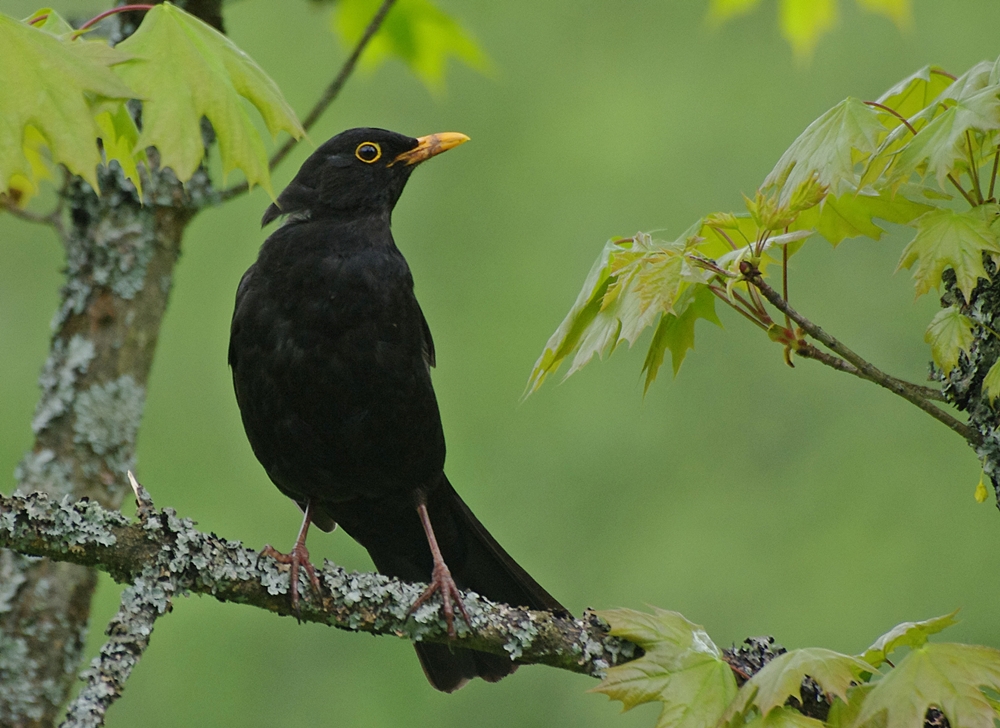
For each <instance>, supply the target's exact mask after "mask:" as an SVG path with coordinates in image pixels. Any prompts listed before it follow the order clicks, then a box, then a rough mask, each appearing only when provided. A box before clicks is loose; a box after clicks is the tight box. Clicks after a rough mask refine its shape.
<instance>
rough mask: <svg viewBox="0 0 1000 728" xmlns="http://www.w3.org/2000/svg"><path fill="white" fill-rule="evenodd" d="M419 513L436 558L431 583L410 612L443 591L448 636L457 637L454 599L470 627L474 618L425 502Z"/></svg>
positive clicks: (418, 510) (443, 609)
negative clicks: (435, 532) (449, 566)
mask: <svg viewBox="0 0 1000 728" xmlns="http://www.w3.org/2000/svg"><path fill="white" fill-rule="evenodd" d="M421 500H422V499H421ZM417 514H418V515H419V516H420V523H421V524H423V527H424V533H425V534H426V535H427V544H428V545H429V546H430V547H431V556H432V557H433V558H434V571H433V572H432V573H431V583H430V585H429V586H428V587H427V589H426V590H425V591H424V593H423V594H421V595H420V597H419V598H418V599H417V601H415V602H413V606H411V607H410V614H412V613H413V611H414V610H415V609H416V608H417V607H419V606H420V605H421V604H423V603H424V602H426V601H427V600H428V599H430V598H431V596H433V594H434V592H441V605H442V606H441V609H442V611H443V612H444V621H445V624H447V625H448V636H449V637H451V638H452V639H455V612H454V610H453V609H452V600H454V601H455V604H457V605H458V611H460V612H461V613H462V617H464V618H465V623H466V624H468V625H469V626H470V627H471V626H472V620H471V619H469V613H468V612H467V611H465V604H463V603H462V593H461V592H460V591H459V590H458V585H456V584H455V580H454V579H452V578H451V571H450V570H449V569H448V565H447V564H446V563H444V558H443V557H442V556H441V549H440V548H438V542H437V538H435V537H434V529H433V528H432V527H431V518H430V516H429V515H428V514H427V505H426V504H425V503H422V502H421V503H419V504H418V505H417Z"/></svg>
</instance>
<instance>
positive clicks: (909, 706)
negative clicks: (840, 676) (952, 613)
mask: <svg viewBox="0 0 1000 728" xmlns="http://www.w3.org/2000/svg"><path fill="white" fill-rule="evenodd" d="M984 687H985V688H988V689H990V690H993V691H998V690H1000V650H995V649H993V648H992V647H983V646H980V645H960V644H949V643H933V644H924V645H923V646H921V647H917V648H915V649H914V650H912V651H911V652H910V653H909V654H908V655H907V656H906V657H905V658H903V661H902V662H900V663H899V664H898V665H897V666H896V667H895V668H894V669H893V670H891V671H890V672H889V673H888V674H887V675H886V676H885V677H883V678H882V679H881V680H879V681H878V682H877V683H875V686H874V687H873V688H872V690H871V692H870V693H869V694H868V695H867V697H866V698H865V701H864V703H863V704H862V705H861V710H860V711H859V713H858V716H857V718H856V720H855V722H854V726H856V728H868V727H869V726H880V728H881V727H883V726H884V728H912V726H919V725H923V722H924V716H925V715H926V714H927V709H928V708H930V707H932V706H933V707H936V708H938V709H939V710H940V711H941V712H942V713H944V716H945V718H947V719H948V723H949V725H951V726H952V728H993V725H994V724H993V721H994V720H995V719H997V718H998V717H1000V716H998V714H997V710H996V708H994V706H993V704H992V703H991V701H990V699H989V698H987V697H986V695H985V694H984V693H983V691H982V688H984Z"/></svg>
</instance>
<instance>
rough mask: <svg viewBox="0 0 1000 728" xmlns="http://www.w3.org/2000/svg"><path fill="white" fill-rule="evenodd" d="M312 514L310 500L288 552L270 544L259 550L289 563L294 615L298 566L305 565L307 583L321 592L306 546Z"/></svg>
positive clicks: (296, 608) (297, 607) (280, 561)
mask: <svg viewBox="0 0 1000 728" xmlns="http://www.w3.org/2000/svg"><path fill="white" fill-rule="evenodd" d="M312 514H313V502H312V501H311V500H310V501H307V502H306V510H305V514H304V515H303V517H302V527H301V528H300V529H299V536H298V538H296V539H295V545H294V546H293V547H292V550H291V551H290V552H289V553H287V554H283V553H281V552H280V551H277V550H276V549H274V548H273V547H272V546H271V544H266V545H265V546H264V549H263V550H262V551H261V552H260V555H261V556H270V557H271V558H272V559H274V560H275V561H277V562H278V563H281V564H290V565H291V567H292V568H291V573H290V574H289V584H288V588H289V591H290V593H291V596H292V611H293V612H294V613H295V616H296V617H297V616H298V615H299V566H303V567H305V570H306V573H307V574H309V583H310V584H312V588H313V590H314V591H315V592H316V594H317V595H320V594H322V591H321V590H320V586H319V577H318V576H316V568H315V567H314V566H313V565H312V562H311V561H309V550H308V549H307V548H306V535H307V534H308V533H309V524H310V523H312Z"/></svg>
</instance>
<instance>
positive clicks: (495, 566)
mask: <svg viewBox="0 0 1000 728" xmlns="http://www.w3.org/2000/svg"><path fill="white" fill-rule="evenodd" d="M410 510H411V511H412V521H411V520H410V519H409V518H407V522H406V524H399V525H400V526H402V527H403V529H405V530H407V531H411V530H412V531H419V533H420V535H419V538H420V540H422V541H423V542H424V543H423V548H421V549H420V550H419V551H420V553H419V554H417V553H414V549H413V548H408V549H399V548H393V545H394V544H396V545H399V544H401V543H410V544H414V543H416V541H415V540H414V539H413V538H404V539H392V540H389V541H386V540H383V539H380V540H379V542H378V543H374V544H372V545H368V544H365V545H366V546H368V552H369V553H370V554H371V557H372V560H373V561H374V562H375V566H376V567H377V568H378V570H379V571H380V572H382V573H383V574H387V575H389V576H396V577H399V578H402V579H408V580H411V581H417V580H420V581H428V580H430V577H431V570H432V568H433V562H432V560H431V556H430V550H429V547H428V546H427V544H426V540H425V539H424V538H423V531H422V529H421V526H420V522H419V519H418V517H417V514H416V510H415V509H410ZM427 511H428V513H429V514H430V518H431V525H432V526H433V527H434V533H435V536H436V537H437V541H438V545H439V546H440V547H441V554H442V556H443V557H444V560H445V563H446V564H447V565H448V568H449V569H450V571H451V575H452V578H453V579H454V580H455V583H456V584H457V585H458V587H459V588H460V589H463V590H472V591H474V592H476V593H478V594H481V595H482V596H484V597H486V598H487V599H490V600H492V601H495V602H502V603H505V604H510V605H511V606H515V607H527V608H529V609H539V610H550V611H554V612H557V613H561V614H566V613H567V611H566V609H565V607H563V606H562V605H561V604H560V603H559V602H558V601H556V600H555V598H554V597H552V595H550V594H549V593H548V592H547V591H545V590H544V589H543V588H542V587H541V586H540V585H539V584H538V582H536V581H535V580H534V579H532V578H531V576H530V575H529V574H528V572H526V571H525V570H524V569H523V568H521V566H520V565H519V564H518V563H517V562H516V561H514V559H512V558H511V557H510V555H509V554H508V553H507V552H506V551H504V549H503V547H502V546H500V544H499V543H497V541H496V539H495V538H493V536H492V535H491V534H490V532H489V531H487V530H486V528H485V527H484V526H483V524H481V523H480V522H479V519H478V518H476V517H475V515H473V513H472V511H471V510H469V507H468V506H467V505H465V502H464V501H463V500H462V499H461V498H460V497H459V495H458V493H456V492H455V489H454V488H452V486H451V483H449V482H448V480H447V478H444V479H443V482H442V483H441V485H440V486H439V487H438V488H436V489H434V491H433V492H432V493H431V494H429V497H428V501H427ZM397 535H399V534H398V532H397ZM414 646H415V647H416V650H417V656H418V657H419V658H420V664H421V665H422V666H423V668H424V673H425V674H426V675H427V679H428V680H429V681H430V683H431V685H433V686H434V687H435V688H437V689H438V690H442V691H444V692H452V691H454V690H457V689H458V688H460V687H462V686H463V685H464V684H465V683H466V682H468V681H469V680H470V679H471V678H474V677H481V678H483V679H484V680H486V681H488V682H496V681H497V680H500V679H501V678H503V677H506V676H507V675H509V674H511V673H512V672H514V670H516V669H517V665H516V664H514V663H513V662H512V661H511V660H510V659H509V658H507V657H504V656H501V655H493V654H490V653H487V652H477V651H475V650H468V649H464V648H452V647H451V646H450V645H443V644H430V643H417V644H415V645H414Z"/></svg>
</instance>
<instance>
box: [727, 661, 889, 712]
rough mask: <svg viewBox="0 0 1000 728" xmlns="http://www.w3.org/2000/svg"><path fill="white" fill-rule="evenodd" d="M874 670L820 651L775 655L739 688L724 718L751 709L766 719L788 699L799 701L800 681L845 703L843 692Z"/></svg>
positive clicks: (861, 663)
mask: <svg viewBox="0 0 1000 728" xmlns="http://www.w3.org/2000/svg"><path fill="white" fill-rule="evenodd" d="M866 672H868V673H873V672H875V668H874V667H872V666H871V665H869V664H868V663H867V662H865V661H864V660H862V659H860V658H858V657H852V656H850V655H842V654H840V653H839V652H834V651H833V650H827V649H823V648H822V647H811V648H808V649H803V650H792V651H791V652H786V653H784V654H782V655H778V656H777V657H775V658H774V659H773V660H771V661H770V662H769V663H767V664H766V665H765V666H764V667H763V668H762V669H761V671H760V672H758V673H757V674H755V675H754V676H753V677H751V678H750V679H749V680H747V682H746V683H745V684H744V685H743V687H742V688H740V695H739V697H738V698H737V699H736V700H735V701H734V702H733V704H732V705H731V706H729V710H728V711H727V715H728V716H736V715H742V714H745V713H746V712H747V710H748V709H749V708H750V707H751V706H754V707H756V708H757V709H758V710H760V713H761V715H763V716H766V715H767V714H768V713H770V712H771V711H772V710H774V709H775V708H779V707H780V706H782V705H784V704H785V701H787V700H788V699H789V698H795V699H796V700H801V699H802V696H801V694H800V692H801V688H802V680H803V678H805V677H806V676H807V675H808V676H809V677H811V678H812V679H813V680H815V681H816V683H817V684H818V685H819V686H820V687H821V688H822V689H823V691H824V692H825V693H827V694H828V695H830V696H836V697H838V698H840V699H841V700H843V701H844V702H847V689H848V688H849V687H850V686H851V684H852V683H855V682H858V681H859V677H860V675H861V674H862V673H866Z"/></svg>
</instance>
